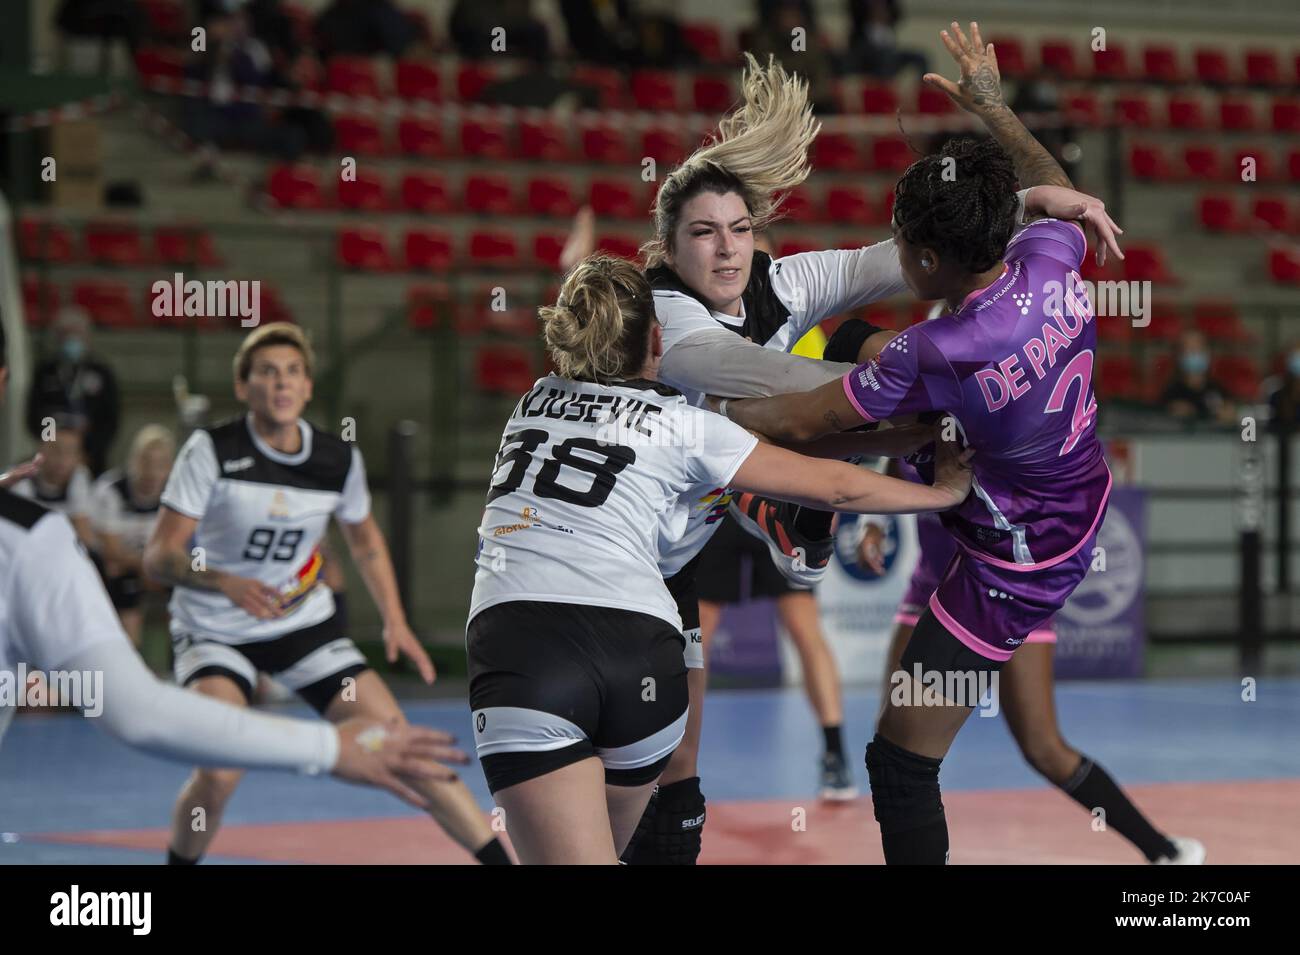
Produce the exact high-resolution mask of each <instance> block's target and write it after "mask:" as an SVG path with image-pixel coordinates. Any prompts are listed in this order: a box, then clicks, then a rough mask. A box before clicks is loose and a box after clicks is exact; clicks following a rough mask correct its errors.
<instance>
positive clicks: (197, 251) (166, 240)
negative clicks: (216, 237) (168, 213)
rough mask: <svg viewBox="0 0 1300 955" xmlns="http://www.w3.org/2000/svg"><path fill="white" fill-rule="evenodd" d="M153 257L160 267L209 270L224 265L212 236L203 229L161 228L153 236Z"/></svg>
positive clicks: (183, 227)
mask: <svg viewBox="0 0 1300 955" xmlns="http://www.w3.org/2000/svg"><path fill="white" fill-rule="evenodd" d="M153 256H154V260H155V261H156V262H157V263H158V264H159V265H178V266H193V265H202V266H206V267H208V268H212V267H215V266H219V265H221V264H222V261H223V260H222V258H221V256H220V255H218V254H217V250H216V249H215V248H214V247H213V245H212V236H211V235H210V234H209V233H207V232H204V231H203V230H202V229H198V228H191V227H185V226H159V227H158V228H157V229H155V230H154V234H153Z"/></svg>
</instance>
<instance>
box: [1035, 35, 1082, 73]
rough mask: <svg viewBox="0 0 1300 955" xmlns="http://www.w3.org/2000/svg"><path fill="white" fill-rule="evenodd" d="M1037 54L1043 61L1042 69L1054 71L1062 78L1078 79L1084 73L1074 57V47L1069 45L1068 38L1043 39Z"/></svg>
mask: <svg viewBox="0 0 1300 955" xmlns="http://www.w3.org/2000/svg"><path fill="white" fill-rule="evenodd" d="M1039 56H1040V57H1041V59H1042V62H1043V69H1044V70H1047V71H1049V72H1055V73H1056V74H1058V75H1059V76H1060V77H1061V78H1062V79H1067V80H1073V79H1079V78H1081V77H1082V76H1083V75H1084V73H1083V70H1081V69H1080V68H1079V63H1078V60H1076V59H1075V56H1074V47H1073V46H1071V45H1070V41H1069V40H1044V41H1043V44H1042V46H1041V47H1040V48H1039Z"/></svg>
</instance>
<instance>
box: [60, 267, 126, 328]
mask: <svg viewBox="0 0 1300 955" xmlns="http://www.w3.org/2000/svg"><path fill="white" fill-rule="evenodd" d="M72 300H73V301H74V302H75V303H76V304H78V305H80V306H81V307H82V308H84V309H85V310H86V311H87V312H89V313H90V319H91V321H93V322H94V323H95V324H96V325H102V326H104V327H105V328H128V327H130V326H132V325H134V324H136V309H135V306H134V305H133V304H132V302H131V291H130V289H128V288H127V287H126V285H124V284H123V283H121V282H108V281H101V280H97V279H88V280H85V281H81V282H78V283H77V284H76V285H74V286H73V288H72Z"/></svg>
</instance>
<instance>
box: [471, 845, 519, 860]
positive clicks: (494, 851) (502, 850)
mask: <svg viewBox="0 0 1300 955" xmlns="http://www.w3.org/2000/svg"><path fill="white" fill-rule="evenodd" d="M474 858H475V859H478V861H479V863H480V864H482V865H514V863H513V862H511V861H510V856H509V855H507V854H506V847H505V846H503V845H502V844H501V840H500V839H493V840H492V841H491V842H489V843H488V844H487V845H485V846H484V847H483V848H482V849H480V850H479V851H478V852H476V853H474Z"/></svg>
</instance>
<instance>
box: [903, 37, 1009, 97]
mask: <svg viewBox="0 0 1300 955" xmlns="http://www.w3.org/2000/svg"><path fill="white" fill-rule="evenodd" d="M939 36H940V37H941V38H942V39H943V45H944V46H946V47H947V48H948V52H949V53H951V54H952V58H953V60H955V61H956V63H957V66H958V67H959V68H960V70H961V76H960V77H959V78H958V80H957V82H956V83H954V82H953V81H952V80H950V79H947V78H945V77H942V76H940V75H939V74H938V73H926V74H925V76H923V77H921V80H922V82H924V83H925V84H926V85H927V86H930V87H933V88H934V89H937V90H942V91H943V92H945V93H947V94H948V96H949V98H950V99H951V100H952V101H953V102H954V103H956V104H957V105H958V106H960V107H961V108H962V109H964V110H966V111H967V112H968V113H982V112H984V111H986V110H990V109H995V108H997V107H1001V106H1003V105H1005V103H1004V101H1003V99H1002V75H1001V74H1000V73H999V72H998V57H997V54H996V53H995V52H994V51H993V44H992V43H989V44H987V45H986V44H985V43H984V39H983V37H981V36H980V28H979V24H978V23H975V22H972V23H971V25H970V39H967V38H966V34H965V33H963V32H962V29H961V27H960V26H958V25H957V21H956V20H954V21H953V22H952V28H951V32H950V31H949V30H942V31H940V33H939Z"/></svg>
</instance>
